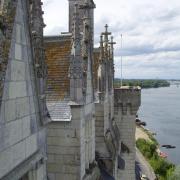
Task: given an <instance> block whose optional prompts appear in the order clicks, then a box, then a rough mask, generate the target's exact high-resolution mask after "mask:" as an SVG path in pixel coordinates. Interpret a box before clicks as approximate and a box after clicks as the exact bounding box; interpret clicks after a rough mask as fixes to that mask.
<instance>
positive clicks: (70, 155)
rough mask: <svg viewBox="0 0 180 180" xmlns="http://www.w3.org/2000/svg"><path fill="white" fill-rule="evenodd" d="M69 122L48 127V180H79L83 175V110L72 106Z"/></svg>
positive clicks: (55, 123)
mask: <svg viewBox="0 0 180 180" xmlns="http://www.w3.org/2000/svg"><path fill="white" fill-rule="evenodd" d="M71 110H72V117H73V118H72V121H71V122H51V123H50V124H49V126H48V139H47V145H48V166H47V170H48V176H49V178H50V180H58V179H60V177H61V179H62V180H67V179H68V180H79V179H82V177H83V176H84V174H85V142H84V139H83V138H84V133H85V131H84V129H85V124H84V119H82V118H83V109H82V107H79V106H77V107H76V106H73V107H72V108H71Z"/></svg>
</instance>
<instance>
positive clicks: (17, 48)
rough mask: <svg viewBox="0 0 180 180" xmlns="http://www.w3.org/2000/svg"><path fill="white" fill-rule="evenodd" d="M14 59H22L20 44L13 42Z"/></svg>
mask: <svg viewBox="0 0 180 180" xmlns="http://www.w3.org/2000/svg"><path fill="white" fill-rule="evenodd" d="M15 59H17V60H22V46H21V45H20V44H17V43H16V44H15Z"/></svg>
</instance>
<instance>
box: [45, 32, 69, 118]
mask: <svg viewBox="0 0 180 180" xmlns="http://www.w3.org/2000/svg"><path fill="white" fill-rule="evenodd" d="M44 42H45V51H46V63H47V71H48V78H47V91H46V94H47V108H48V111H49V115H50V117H51V120H52V121H70V120H71V111H70V106H69V100H70V99H69V93H70V92H69V91H70V79H69V77H68V76H69V66H70V53H71V35H63V36H49V37H45V38H44Z"/></svg>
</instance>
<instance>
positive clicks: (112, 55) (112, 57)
mask: <svg viewBox="0 0 180 180" xmlns="http://www.w3.org/2000/svg"><path fill="white" fill-rule="evenodd" d="M109 44H110V46H111V59H112V60H113V59H114V45H115V44H116V42H114V41H113V36H111V42H109Z"/></svg>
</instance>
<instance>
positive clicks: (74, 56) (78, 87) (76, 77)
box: [70, 4, 83, 104]
mask: <svg viewBox="0 0 180 180" xmlns="http://www.w3.org/2000/svg"><path fill="white" fill-rule="evenodd" d="M79 25H80V19H79V13H78V4H75V7H74V15H73V31H72V32H73V33H72V51H71V61H70V97H71V100H72V101H73V102H75V103H77V104H82V103H83V93H82V74H83V68H82V56H81V34H80V29H79V28H80V27H79Z"/></svg>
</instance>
